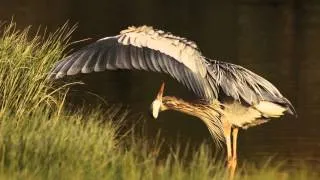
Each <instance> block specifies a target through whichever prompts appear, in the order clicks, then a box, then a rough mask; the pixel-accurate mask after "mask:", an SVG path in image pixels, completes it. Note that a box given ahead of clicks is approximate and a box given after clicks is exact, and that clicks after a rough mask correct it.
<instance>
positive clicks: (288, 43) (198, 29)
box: [0, 0, 320, 165]
mask: <svg viewBox="0 0 320 180" xmlns="http://www.w3.org/2000/svg"><path fill="white" fill-rule="evenodd" d="M12 17H14V21H16V22H17V23H18V26H19V27H20V28H23V27H26V26H28V25H32V26H34V27H37V26H39V25H42V26H46V27H48V29H49V31H53V30H55V29H57V28H58V27H59V26H60V25H62V24H63V23H64V22H66V21H67V20H69V21H70V23H71V24H74V23H78V28H77V30H76V31H75V33H74V34H73V36H72V37H73V40H80V39H85V38H92V39H93V40H96V39H98V38H101V37H104V36H111V35H116V34H118V32H119V31H120V30H121V29H124V28H127V27H128V26H129V25H143V24H147V25H152V26H154V27H156V28H159V29H163V30H166V31H170V32H172V33H174V34H177V35H180V36H184V37H187V38H188V39H191V40H194V41H196V42H197V44H198V45H199V46H200V49H201V51H202V52H203V54H204V55H205V56H207V57H210V58H218V59H220V60H224V61H229V62H232V63H236V64H240V65H242V66H244V67H246V68H248V69H250V70H253V71H254V72H256V73H258V74H260V75H262V76H263V77H265V78H267V79H268V80H270V81H271V82H272V83H273V84H274V85H276V86H277V87H278V88H279V89H280V91H281V92H282V93H283V94H284V95H285V96H286V97H288V99H290V100H291V102H292V104H293V105H294V106H295V107H296V110H297V112H298V115H299V116H298V118H294V117H291V116H285V117H283V118H281V120H279V119H277V120H274V121H272V122H270V123H268V124H265V125H262V126H259V127H255V128H251V129H249V130H247V131H241V132H240V137H239V144H240V145H239V154H240V158H241V159H249V160H254V159H257V158H261V157H268V156H270V155H271V156H275V157H276V158H279V159H286V160H287V161H289V162H291V163H292V164H295V162H299V161H300V160H303V161H307V162H310V163H312V164H313V163H315V164H317V165H320V140H319V138H320V132H319V128H320V123H319V115H320V111H319V108H320V93H319V92H320V78H319V77H320V71H319V68H320V61H319V58H320V49H319V47H320V1H317V0H313V1H312V0H310V1H303V0H238V1H222V0H206V1H188V0H157V1H151V0H136V1H133V0H132V1H124V0H123V1H120V0H90V1H89V0H88V1H79V0H54V1H53V0H52V1H49V0H0V19H1V20H10V19H11V18H12ZM75 49H76V48H75ZM128 76H129V78H128ZM109 77H110V79H109V80H107V81H106V83H105V84H106V87H107V89H109V90H110V89H111V90H110V91H112V92H113V93H116V94H117V95H118V97H120V98H123V97H125V98H123V99H122V100H127V102H131V103H142V104H145V103H146V102H147V103H148V104H150V103H151V101H152V100H153V96H154V95H155V94H156V92H157V89H158V88H159V86H160V83H161V80H163V79H165V80H166V79H168V78H167V77H153V76H151V75H149V74H148V73H142V75H130V74H129V75H128V74H126V73H124V75H117V74H115V73H111V74H110V76H109ZM141 78H142V79H141ZM168 83H169V85H168V87H167V89H168V93H169V94H170V93H173V94H175V95H177V96H179V93H183V94H186V92H185V90H183V89H182V88H181V87H179V86H178V87H177V85H174V82H168ZM102 85H104V83H102V84H101V83H100V84H99V85H98V86H99V87H100V86H102ZM141 92H142V93H141ZM139 93H140V95H139ZM144 93H146V94H147V95H146V97H142V96H143V95H144ZM121 95H123V96H121ZM115 97H116V96H115ZM128 99H129V100H128ZM140 107H143V108H141V109H144V108H145V106H140ZM146 108H147V107H146ZM160 116H161V117H160V120H158V122H157V123H156V124H155V125H154V127H153V128H154V129H156V128H161V129H162V131H163V132H167V134H170V135H172V136H174V137H176V136H180V137H181V136H182V137H184V138H186V139H189V138H190V139H191V140H192V139H193V140H195V139H196V140H197V141H202V140H206V139H207V140H210V135H209V133H208V132H207V130H206V128H205V126H204V125H203V124H202V123H201V122H200V121H197V120H195V119H193V118H190V117H186V116H182V115H180V114H178V113H164V114H163V115H162V114H161V115H160ZM164 134H166V133H164Z"/></svg>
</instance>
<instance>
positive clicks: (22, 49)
mask: <svg viewBox="0 0 320 180" xmlns="http://www.w3.org/2000/svg"><path fill="white" fill-rule="evenodd" d="M0 28H1V29H0V32H1V34H0V179H77V180H78V179H133V180H134V179H163V180H167V179H181V180H185V179H225V178H226V177H227V174H226V171H225V167H224V164H223V163H221V162H219V161H213V160H212V157H213V155H211V152H210V148H209V147H208V146H207V145H205V144H203V145H202V146H201V147H200V148H199V149H197V151H195V152H194V153H193V154H192V158H191V160H188V161H187V160H185V159H184V158H183V157H184V156H181V155H179V152H181V151H172V152H171V153H169V154H166V155H165V156H164V157H162V158H159V151H160V148H161V146H160V145H159V144H156V145H154V144H150V143H149V142H148V141H147V140H146V139H145V138H143V137H140V138H136V137H135V136H133V135H131V134H130V133H127V135H126V138H124V137H123V136H122V135H120V133H119V129H120V128H121V126H122V125H121V122H123V121H121V118H125V117H126V112H122V111H119V109H118V108H111V109H108V110H101V109H96V110H93V111H92V112H89V113H88V112H86V113H83V111H81V109H80V110H78V111H77V112H66V111H64V110H63V105H64V95H65V93H66V91H67V88H64V87H62V88H59V89H52V86H51V82H50V81H48V80H47V79H46V78H47V76H48V72H49V71H50V69H51V67H52V66H53V64H54V62H56V61H57V60H58V59H60V58H61V57H62V56H63V52H64V50H65V49H66V47H67V45H68V40H69V37H70V34H71V33H72V31H73V30H74V28H68V27H67V25H63V26H62V27H61V28H60V29H59V30H57V31H56V32H54V33H52V34H42V35H40V33H36V35H35V36H33V37H30V33H29V29H30V28H26V29H25V30H22V31H21V30H17V29H16V26H15V24H14V23H10V24H6V25H2V26H1V27H0ZM114 114H117V115H116V116H115V115H114ZM111 117H113V118H111ZM116 117H118V118H116ZM248 167H250V166H249V165H248V166H243V167H240V169H239V173H238V174H237V176H236V178H238V179H263V178H264V179H275V178H277V179H294V178H296V179H312V178H314V177H316V175H315V174H312V173H309V171H304V170H303V171H301V172H300V171H297V172H295V173H294V174H293V173H286V172H283V171H280V170H279V168H271V167H263V168H262V169H257V168H255V167H250V168H249V170H248Z"/></svg>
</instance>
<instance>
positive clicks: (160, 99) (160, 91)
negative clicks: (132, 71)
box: [157, 82, 164, 102]
mask: <svg viewBox="0 0 320 180" xmlns="http://www.w3.org/2000/svg"><path fill="white" fill-rule="evenodd" d="M163 91H164V82H162V84H161V86H160V89H159V92H158V94H157V99H158V100H159V101H160V102H162V96H163Z"/></svg>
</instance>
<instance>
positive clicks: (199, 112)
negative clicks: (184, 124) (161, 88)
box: [161, 96, 220, 119]
mask: <svg viewBox="0 0 320 180" xmlns="http://www.w3.org/2000/svg"><path fill="white" fill-rule="evenodd" d="M161 110H162V111H165V110H175V111H179V112H182V113H185V114H188V115H191V116H196V117H198V118H200V119H212V118H213V117H217V116H219V110H220V106H219V105H218V104H214V103H213V104H204V103H190V102H186V101H184V100H182V99H178V98H176V97H171V96H164V97H163V99H162V107H161Z"/></svg>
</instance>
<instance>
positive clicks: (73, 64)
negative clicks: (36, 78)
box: [52, 36, 215, 99]
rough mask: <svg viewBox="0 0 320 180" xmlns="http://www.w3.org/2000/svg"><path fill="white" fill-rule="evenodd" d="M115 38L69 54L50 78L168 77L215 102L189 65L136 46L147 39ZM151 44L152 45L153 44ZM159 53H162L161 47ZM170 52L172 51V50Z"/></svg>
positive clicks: (200, 76) (198, 75) (153, 50)
mask: <svg viewBox="0 0 320 180" xmlns="http://www.w3.org/2000/svg"><path fill="white" fill-rule="evenodd" d="M119 38H120V37H119V36H114V37H108V38H105V39H101V40H99V41H97V42H95V43H93V44H91V45H89V46H87V47H84V48H82V49H80V50H79V51H77V52H75V53H73V54H71V55H70V56H68V57H66V58H65V59H64V60H63V61H61V62H58V63H57V64H56V66H55V68H54V69H53V70H52V73H53V74H55V75H53V77H55V78H62V77H64V76H66V75H67V76H69V75H76V74H79V73H92V72H101V71H105V70H116V69H130V70H133V69H136V70H145V71H154V72H162V73H166V74H169V75H170V76H172V77H173V78H174V79H176V80H177V81H178V82H181V83H182V84H183V85H184V86H186V87H188V89H190V90H192V91H193V92H194V93H195V94H196V95H197V96H199V97H200V98H202V99H214V98H215V97H213V95H212V93H211V92H210V91H206V89H208V87H204V86H208V85H209V84H208V83H206V82H204V81H203V80H202V79H203V77H202V76H203V75H202V74H201V73H197V70H195V69H193V70H192V69H190V64H192V63H189V67H188V66H186V64H184V63H183V61H182V60H181V59H180V60H177V59H175V58H174V57H171V56H170V55H168V54H166V53H163V52H161V51H160V50H157V49H150V48H148V47H144V46H146V45H148V44H149V46H151V45H150V43H141V42H140V41H147V40H148V38H147V37H145V38H146V39H147V40H145V39H139V38H133V37H127V36H125V37H124V36H121V38H122V39H121V42H119V41H120V40H119ZM122 41H123V42H125V43H130V42H135V43H138V42H140V43H141V44H140V46H141V47H138V46H133V45H126V44H122V43H123V42H122ZM167 41H169V40H167ZM167 41H166V42H167ZM152 42H153V43H154V41H152ZM152 42H151V43H152ZM153 46H154V44H153ZM160 49H161V50H162V51H164V47H162V48H160ZM171 50H173V51H174V50H175V49H171ZM180 53H181V52H180ZM176 56H177V55H176ZM191 60H192V59H191ZM195 60H196V59H193V61H195ZM194 64H195V63H194ZM193 68H194V67H193ZM202 68H203V67H202ZM186 74H187V76H186ZM194 81H197V82H194Z"/></svg>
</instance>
